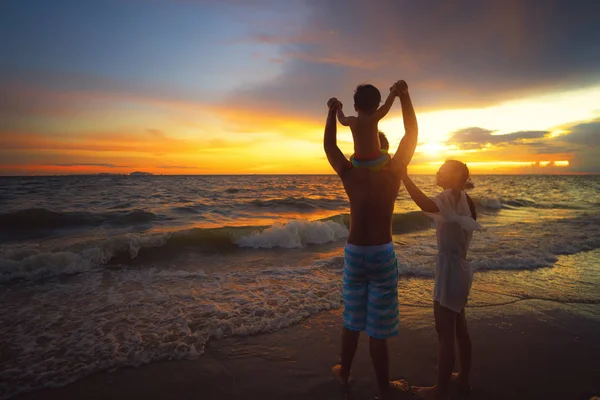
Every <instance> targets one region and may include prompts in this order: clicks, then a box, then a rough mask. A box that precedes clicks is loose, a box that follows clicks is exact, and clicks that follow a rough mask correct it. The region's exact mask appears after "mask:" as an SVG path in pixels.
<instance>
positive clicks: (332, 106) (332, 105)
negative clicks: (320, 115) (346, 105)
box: [327, 97, 343, 112]
mask: <svg viewBox="0 0 600 400" xmlns="http://www.w3.org/2000/svg"><path fill="white" fill-rule="evenodd" d="M342 107H343V104H342V102H341V101H339V100H338V99H336V98H335V97H332V98H330V99H329V100H328V101H327V108H329V111H333V112H337V110H341V109H342Z"/></svg>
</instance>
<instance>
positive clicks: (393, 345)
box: [13, 300, 600, 400]
mask: <svg viewBox="0 0 600 400" xmlns="http://www.w3.org/2000/svg"><path fill="white" fill-rule="evenodd" d="M599 309H600V305H598V304H563V303H557V302H553V301H546V300H524V301H520V302H518V303H516V304H510V305H503V306H490V307H480V308H477V307H476V308H469V309H467V320H468V322H469V327H470V330H471V335H472V337H473V346H474V347H473V393H472V394H471V395H470V396H469V399H473V400H477V399H486V400H489V399H544V400H548V399H557V400H559V399H560V400H563V399H586V400H587V399H589V398H591V397H592V396H599V395H600V380H598V376H600V363H599V362H598V360H600V342H599V341H598V338H600V323H599V322H598V320H597V319H594V318H587V317H586V316H585V315H586V314H587V315H590V313H591V315H597V314H598V311H599ZM400 312H401V323H400V335H399V336H398V337H397V338H395V339H392V340H390V343H389V346H390V364H391V366H390V369H391V374H392V378H395V379H397V378H400V377H402V378H405V379H408V380H409V382H410V383H411V384H416V385H425V384H432V383H433V381H434V379H435V370H436V360H437V342H436V336H435V331H434V328H433V316H432V314H433V311H432V309H431V308H422V307H406V306H401V309H400ZM405 320H408V321H405ZM411 320H412V321H418V322H419V323H416V324H415V323H413V324H410V323H404V322H410V321H411ZM340 328H341V309H337V310H332V311H325V312H322V313H319V314H318V315H317V316H315V317H311V318H308V319H306V320H304V321H303V322H301V323H300V324H298V325H294V326H292V327H289V328H285V329H283V330H280V331H277V332H272V333H267V334H261V335H257V336H248V337H233V338H226V339H222V340H218V341H212V342H209V344H208V345H207V347H206V350H205V353H204V354H203V355H202V356H201V357H200V358H199V359H197V360H194V361H165V362H157V363H151V364H147V365H144V366H141V367H138V368H124V369H119V370H117V371H115V372H105V373H98V374H95V375H92V376H89V377H86V378H83V379H81V380H79V381H77V382H75V383H72V384H70V385H67V386H64V387H60V388H50V389H43V390H40V391H36V392H32V393H28V394H23V395H18V396H15V397H13V398H14V399H19V400H41V399H51V400H53V399H65V400H69V399H80V398H86V399H107V398H110V399H132V398H133V399H137V398H148V399H171V398H172V399H192V398H194V399H197V398H201V399H215V400H216V399H219V400H230V399H231V400H232V399H332V398H339V397H340V388H339V385H338V384H337V381H336V380H335V379H334V377H333V375H332V374H331V371H330V367H331V366H332V365H333V364H335V363H336V362H337V359H338V347H339V342H340V340H339V333H340ZM367 345H368V340H367V338H366V335H364V334H363V335H361V340H360V344H359V349H358V351H357V354H356V358H355V361H354V365H353V370H352V375H353V377H354V378H356V382H355V384H354V386H353V389H352V390H353V391H352V393H353V397H352V398H356V399H363V398H364V399H372V398H373V396H374V395H375V380H374V375H373V372H372V368H371V364H370V359H369V357H368V348H367ZM399 398H406V399H409V398H413V397H412V396H411V395H409V394H406V396H401V397H399ZM453 398H457V397H456V396H454V397H453Z"/></svg>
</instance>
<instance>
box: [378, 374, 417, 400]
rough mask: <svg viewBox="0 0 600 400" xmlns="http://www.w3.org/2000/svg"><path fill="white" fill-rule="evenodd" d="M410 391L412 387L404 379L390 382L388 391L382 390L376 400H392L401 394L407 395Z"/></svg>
mask: <svg viewBox="0 0 600 400" xmlns="http://www.w3.org/2000/svg"><path fill="white" fill-rule="evenodd" d="M409 391H410V385H409V383H408V382H407V381H405V380H404V379H400V380H397V381H390V386H389V387H388V388H386V390H380V392H379V396H378V397H375V399H379V400H391V399H394V398H396V396H397V395H398V394H399V393H406V392H409Z"/></svg>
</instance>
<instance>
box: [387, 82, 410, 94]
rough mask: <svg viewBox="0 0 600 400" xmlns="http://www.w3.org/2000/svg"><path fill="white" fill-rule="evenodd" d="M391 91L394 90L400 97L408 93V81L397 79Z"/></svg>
mask: <svg viewBox="0 0 600 400" xmlns="http://www.w3.org/2000/svg"><path fill="white" fill-rule="evenodd" d="M390 92H393V93H394V94H395V95H396V96H398V97H400V95H403V94H407V93H408V85H407V84H406V81H402V80H401V81H397V82H395V83H394V84H393V85H392V87H391V88H390Z"/></svg>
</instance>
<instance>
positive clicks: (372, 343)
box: [369, 337, 390, 393]
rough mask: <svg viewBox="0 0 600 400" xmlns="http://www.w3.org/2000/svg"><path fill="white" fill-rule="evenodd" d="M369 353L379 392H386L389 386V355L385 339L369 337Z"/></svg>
mask: <svg viewBox="0 0 600 400" xmlns="http://www.w3.org/2000/svg"><path fill="white" fill-rule="evenodd" d="M369 353H370V354H371V361H372V362H373V369H374V370H375V376H376V377H377V387H378V388H379V393H383V392H386V391H388V389H389V386H390V357H389V353H388V347H387V340H385V339H375V338H374V337H369Z"/></svg>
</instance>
